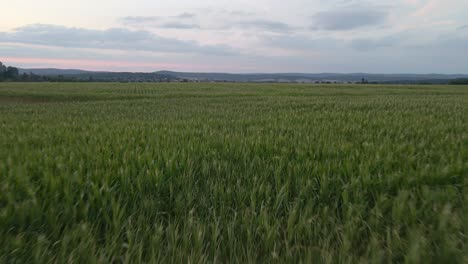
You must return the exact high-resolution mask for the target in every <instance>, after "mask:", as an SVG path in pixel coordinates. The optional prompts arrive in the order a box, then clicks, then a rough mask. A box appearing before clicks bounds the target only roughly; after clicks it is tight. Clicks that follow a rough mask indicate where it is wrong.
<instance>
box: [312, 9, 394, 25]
mask: <svg viewBox="0 0 468 264" xmlns="http://www.w3.org/2000/svg"><path fill="white" fill-rule="evenodd" d="M387 16H388V11H387V10H385V8H383V7H378V6H368V7H364V6H348V7H341V8H338V9H335V10H329V11H324V12H319V13H317V14H316V15H315V16H313V20H314V22H315V24H314V25H312V27H311V28H312V29H323V30H330V31H334V30H352V29H356V28H361V27H366V26H373V25H378V24H381V23H383V22H384V21H385V20H386V19H387Z"/></svg>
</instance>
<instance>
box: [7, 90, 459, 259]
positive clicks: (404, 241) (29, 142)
mask: <svg viewBox="0 0 468 264" xmlns="http://www.w3.org/2000/svg"><path fill="white" fill-rule="evenodd" d="M467 117H468V87H467V86H378V85H377V86H372V85H348V86H346V85H294V84H214V83H213V84H181V83H179V84H175V83H174V84H130V83H127V84H117V83H66V84H65V83H0V238H1V239H0V263H15V262H21V263H23V262H25V263H33V262H36V263H45V262H57V263H65V262H69V261H70V262H71V261H74V262H76V263H95V262H103V263H108V262H131V263H135V262H160V263H168V262H176V263H186V262H191V263H199V262H201V263H205V262H233V263H245V262H291V263H294V262H299V261H303V262H305V263H317V262H325V263H337V262H346V263H348V262H351V263H352V262H360V261H369V262H404V261H407V262H413V263H417V262H434V263H463V262H465V263H466V261H467V256H466V239H467V238H466V231H465V230H466V222H467V221H466V218H465V212H464V205H465V203H466V197H467V196H466V193H467V190H466V183H465V178H466V177H467V175H468V135H467V131H468V119H467Z"/></svg>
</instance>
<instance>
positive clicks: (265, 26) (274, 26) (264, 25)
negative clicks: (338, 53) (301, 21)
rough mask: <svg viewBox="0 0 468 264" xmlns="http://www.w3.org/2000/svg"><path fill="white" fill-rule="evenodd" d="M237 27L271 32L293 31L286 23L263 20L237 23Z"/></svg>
mask: <svg viewBox="0 0 468 264" xmlns="http://www.w3.org/2000/svg"><path fill="white" fill-rule="evenodd" d="M235 26H238V27H241V28H250V29H260V30H265V31H270V32H288V31H291V30H293V27H292V26H290V25H288V24H286V23H283V22H279V21H272V20H263V19H256V20H246V21H241V22H238V23H235Z"/></svg>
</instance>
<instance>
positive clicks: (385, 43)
mask: <svg viewBox="0 0 468 264" xmlns="http://www.w3.org/2000/svg"><path fill="white" fill-rule="evenodd" d="M395 42H396V40H395V38H393V37H385V38H381V39H364V38H362V39H354V40H352V41H351V47H352V48H353V49H355V50H358V51H369V50H375V49H378V48H384V47H391V46H393V45H394V44H395Z"/></svg>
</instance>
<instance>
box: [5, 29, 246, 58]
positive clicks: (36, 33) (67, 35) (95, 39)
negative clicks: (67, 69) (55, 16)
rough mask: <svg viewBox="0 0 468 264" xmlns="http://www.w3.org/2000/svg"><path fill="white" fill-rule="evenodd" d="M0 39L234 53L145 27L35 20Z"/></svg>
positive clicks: (170, 50) (127, 48)
mask: <svg viewBox="0 0 468 264" xmlns="http://www.w3.org/2000/svg"><path fill="white" fill-rule="evenodd" d="M0 42H9V43H22V44H36V45H45V46H56V47H70V48H94V49H114V50H136V51H150V52H172V53H202V54H208V55H233V54H237V52H236V51H235V50H234V49H232V48H231V47H229V46H225V45H200V44H198V43H197V42H195V41H185V40H178V39H172V38H165V37H160V36H157V35H155V34H152V33H150V32H147V31H132V30H128V29H123V28H111V29H107V30H94V29H84V28H69V27H64V26H56V25H44V24H34V25H27V26H23V27H20V28H17V29H15V30H14V31H13V32H0Z"/></svg>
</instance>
